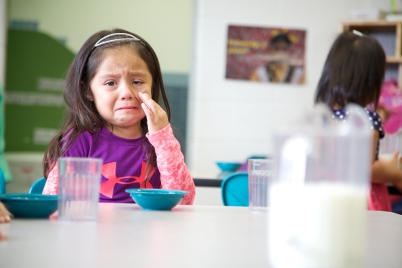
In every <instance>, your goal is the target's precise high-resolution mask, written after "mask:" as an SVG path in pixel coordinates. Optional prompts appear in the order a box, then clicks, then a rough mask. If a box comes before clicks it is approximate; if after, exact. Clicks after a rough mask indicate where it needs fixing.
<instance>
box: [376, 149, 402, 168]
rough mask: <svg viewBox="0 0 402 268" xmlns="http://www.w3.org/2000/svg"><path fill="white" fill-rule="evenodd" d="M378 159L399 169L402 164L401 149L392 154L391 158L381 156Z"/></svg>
mask: <svg viewBox="0 0 402 268" xmlns="http://www.w3.org/2000/svg"><path fill="white" fill-rule="evenodd" d="M378 160H379V161H381V162H383V163H384V164H385V165H386V166H389V167H392V168H394V167H396V168H398V169H399V166H402V159H401V158H400V157H399V151H396V152H395V153H394V154H393V155H392V158H390V159H386V158H382V157H381V156H379V159H378Z"/></svg>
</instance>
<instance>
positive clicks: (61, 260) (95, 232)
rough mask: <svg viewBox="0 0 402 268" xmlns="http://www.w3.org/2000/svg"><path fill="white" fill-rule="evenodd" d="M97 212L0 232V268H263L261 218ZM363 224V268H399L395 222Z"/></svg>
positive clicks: (218, 211) (215, 211) (226, 210)
mask: <svg viewBox="0 0 402 268" xmlns="http://www.w3.org/2000/svg"><path fill="white" fill-rule="evenodd" d="M99 212H100V214H99V219H98V222H97V223H64V222H58V221H49V220H19V219H14V220H13V221H12V223H11V224H1V225H0V228H1V230H3V231H6V232H7V233H8V236H9V239H8V241H5V242H0V267H5V268H6V267H7V268H8V267H30V268H34V267H74V268H75V267H108V268H110V267H268V260H267V244H266V241H267V213H261V212H250V211H249V210H248V208H246V207H213V206H178V207H176V208H174V210H173V211H143V210H141V208H139V207H138V206H137V205H134V204H100V208H99ZM268 213H269V212H268ZM367 222H368V230H369V237H368V241H367V253H366V263H365V267H384V268H392V267H402V216H400V215H397V214H394V213H388V212H374V211H370V212H369V213H368V220H367Z"/></svg>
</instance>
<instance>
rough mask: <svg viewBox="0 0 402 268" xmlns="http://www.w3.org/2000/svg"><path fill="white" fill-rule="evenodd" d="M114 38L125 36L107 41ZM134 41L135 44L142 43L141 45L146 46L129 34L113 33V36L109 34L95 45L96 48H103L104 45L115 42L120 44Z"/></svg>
mask: <svg viewBox="0 0 402 268" xmlns="http://www.w3.org/2000/svg"><path fill="white" fill-rule="evenodd" d="M112 36H123V37H122V38H116V39H111V40H106V41H105V39H108V38H110V37H112ZM130 40H131V41H134V42H141V44H143V45H144V46H145V44H144V43H143V42H142V41H141V40H140V39H139V38H137V37H135V36H134V35H132V34H128V33H113V34H108V35H106V36H104V37H102V38H101V39H99V40H98V42H96V43H95V45H94V48H96V47H99V46H102V45H104V44H108V43H114V42H120V41H130Z"/></svg>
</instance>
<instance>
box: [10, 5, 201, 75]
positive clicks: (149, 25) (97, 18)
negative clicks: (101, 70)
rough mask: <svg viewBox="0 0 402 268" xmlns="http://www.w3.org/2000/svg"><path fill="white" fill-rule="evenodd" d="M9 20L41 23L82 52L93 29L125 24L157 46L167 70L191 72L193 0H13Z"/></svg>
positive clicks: (45, 30) (46, 29)
mask: <svg viewBox="0 0 402 268" xmlns="http://www.w3.org/2000/svg"><path fill="white" fill-rule="evenodd" d="M8 4H9V20H10V21H12V20H18V21H32V22H36V23H38V31H41V32H44V33H47V34H49V35H51V36H53V37H55V38H57V39H60V40H62V41H64V42H65V44H66V46H67V48H69V49H70V50H71V51H73V52H77V51H78V49H79V48H80V47H81V45H82V44H83V42H84V41H85V40H86V39H87V38H88V37H89V36H90V35H92V34H93V33H95V32H97V31H99V30H102V29H110V28H124V29H127V30H130V31H132V32H135V33H137V34H139V35H140V36H142V37H143V38H145V39H146V40H147V41H148V42H149V43H150V44H151V45H152V47H153V48H154V50H155V51H156V54H157V55H158V57H159V61H160V64H161V66H162V72H169V73H188V71H189V68H190V55H191V53H190V50H191V44H190V42H191V34H192V32H191V29H192V26H191V23H192V15H193V14H192V1H191V0H169V1H165V0H113V1H111V0H85V1H81V0H69V1H54V0H35V1H32V0H8Z"/></svg>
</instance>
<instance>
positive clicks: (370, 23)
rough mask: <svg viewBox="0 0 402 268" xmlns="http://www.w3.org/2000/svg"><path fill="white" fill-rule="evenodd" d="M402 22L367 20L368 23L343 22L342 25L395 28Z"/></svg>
mask: <svg viewBox="0 0 402 268" xmlns="http://www.w3.org/2000/svg"><path fill="white" fill-rule="evenodd" d="M401 22H402V21H388V20H369V21H356V20H355V21H344V22H342V24H343V25H344V26H351V27H356V26H357V27H370V28H373V27H384V26H385V27H396V25H398V24H399V23H401Z"/></svg>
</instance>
